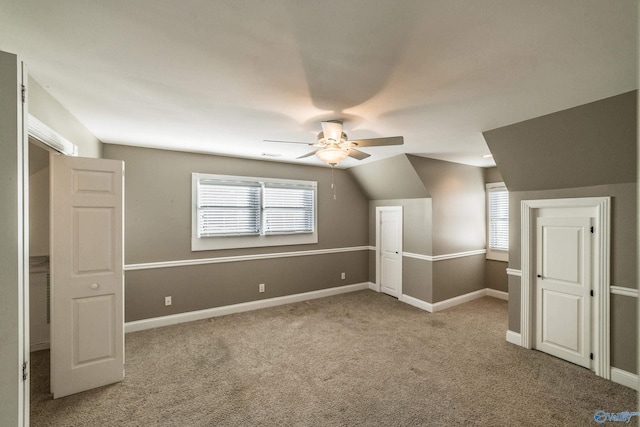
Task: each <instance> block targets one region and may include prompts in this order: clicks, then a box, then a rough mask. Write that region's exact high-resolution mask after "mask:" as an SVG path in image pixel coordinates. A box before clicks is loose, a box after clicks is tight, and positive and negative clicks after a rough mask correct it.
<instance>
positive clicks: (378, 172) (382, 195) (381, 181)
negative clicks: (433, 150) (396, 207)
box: [349, 154, 429, 200]
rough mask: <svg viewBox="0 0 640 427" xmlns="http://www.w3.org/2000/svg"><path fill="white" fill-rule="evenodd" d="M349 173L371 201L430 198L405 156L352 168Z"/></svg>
mask: <svg viewBox="0 0 640 427" xmlns="http://www.w3.org/2000/svg"><path fill="white" fill-rule="evenodd" d="M349 172H350V173H351V174H352V175H353V177H354V178H355V179H356V181H358V183H359V184H360V186H361V187H362V189H363V190H364V192H365V194H366V195H367V198H368V199H369V200H387V199H420V198H425V197H429V193H428V192H427V189H426V188H425V186H424V183H423V182H422V180H421V179H420V177H419V176H418V174H417V173H416V171H415V169H414V168H413V166H412V165H411V162H410V161H409V159H408V158H407V156H406V155H404V154H401V155H399V156H395V157H389V158H386V159H384V160H380V161H377V162H373V163H369V164H366V165H360V166H356V167H352V168H350V169H349Z"/></svg>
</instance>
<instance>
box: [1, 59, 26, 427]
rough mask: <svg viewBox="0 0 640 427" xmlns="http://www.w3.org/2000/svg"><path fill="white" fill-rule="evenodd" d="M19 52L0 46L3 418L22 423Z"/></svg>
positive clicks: (9, 422) (7, 422) (6, 422)
mask: <svg viewBox="0 0 640 427" xmlns="http://www.w3.org/2000/svg"><path fill="white" fill-rule="evenodd" d="M18 77H19V74H18V62H17V57H16V56H15V55H12V54H8V53H5V52H2V51H0V200H2V203H0V217H1V218H2V221H0V253H1V254H2V256H0V342H1V343H2V345H0V419H2V423H3V425H7V426H11V425H18V384H19V381H20V379H19V378H18V372H19V366H20V365H21V364H22V360H20V359H19V357H18V356H19V347H18V346H19V339H18V337H19V333H20V331H19V330H18V310H19V303H20V298H19V296H18V291H19V287H20V281H19V277H20V269H21V257H20V248H21V246H22V244H21V242H20V239H19V238H20V236H19V235H18V231H19V230H18V209H19V199H20V194H19V191H21V190H20V188H19V187H18V185H17V183H18V182H19V175H18V174H19V170H20V165H19V150H18V149H19V145H18V141H19V138H20V136H19V132H20V130H19V127H18V105H19V101H18V100H19V98H18V87H19V84H20V80H19V79H18Z"/></svg>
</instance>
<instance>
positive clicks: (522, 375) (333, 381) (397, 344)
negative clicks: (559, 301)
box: [31, 291, 637, 426]
mask: <svg viewBox="0 0 640 427" xmlns="http://www.w3.org/2000/svg"><path fill="white" fill-rule="evenodd" d="M506 319H507V303H506V302H505V301H501V300H497V299H493V298H489V297H486V298H482V299H480V300H476V301H473V302H470V303H467V304H463V305H460V306H457V307H454V308H451V309H449V310H446V311H443V312H439V313H435V314H429V313H427V312H424V311H421V310H419V309H416V308H414V307H411V306H409V305H407V304H403V303H400V302H398V301H397V300H396V299H394V298H391V297H388V296H385V295H383V294H378V293H376V292H372V291H361V292H354V293H350V294H344V295H339V296H334V297H329V298H323V299H318V300H313V301H308V302H302V303H297V304H291V305H285V306H281V307H275V308H269V309H264V310H257V311H253V312H248V313H241V314H236V315H230V316H225V317H218V318H214V319H210V320H203V321H198V322H192V323H185V324H181V325H176V326H170V327H165V328H160V329H154V330H149V331H143V332H136V333H131V334H127V335H126V378H125V380H124V381H122V382H121V383H118V384H114V385H111V386H106V387H102V388H100V389H96V390H92V391H88V392H85V393H80V394H77V395H73V396H68V397H65V398H62V399H57V400H52V399H51V395H50V394H49V393H48V390H49V380H48V369H49V361H48V359H49V352H48V351H41V352H38V353H33V354H32V377H31V387H32V389H31V391H32V394H31V425H32V426H226V425H229V426H248V425H251V426H253V425H264V426H271V425H278V426H279V425H289V426H292V425H305V426H336V425H339V426H358V425H361V426H365V425H366V426H376V425H377V426H410V425H425V426H457V425H480V426H536V425H539V426H582V425H597V424H596V423H595V422H594V418H593V416H594V413H595V411H597V410H604V411H607V412H621V411H635V410H636V408H637V403H636V402H637V393H636V392H635V391H633V390H631V389H629V388H627V387H624V386H621V385H618V384H615V383H613V382H610V381H606V380H603V379H601V378H598V377H596V376H595V375H594V374H593V373H592V372H590V371H588V370H586V369H584V368H580V367H578V366H575V365H572V364H570V363H567V362H564V361H562V360H559V359H556V358H553V357H551V356H548V355H546V354H543V353H540V352H537V351H531V350H524V349H522V348H520V347H517V346H514V345H512V344H509V343H507V342H506V341H505V332H506V329H507V323H506ZM608 424H612V425H616V424H621V423H615V422H611V423H608ZM622 424H624V423H622ZM625 425H629V424H625ZM630 425H637V419H634V420H633V421H632V422H631V423H630Z"/></svg>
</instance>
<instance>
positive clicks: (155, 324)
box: [124, 282, 370, 333]
mask: <svg viewBox="0 0 640 427" xmlns="http://www.w3.org/2000/svg"><path fill="white" fill-rule="evenodd" d="M369 287H370V284H369V282H365V283H356V284H353V285H346V286H338V287H335V288H328V289H321V290H318V291H312V292H304V293H301V294H294V295H287V296H284V297H276V298H269V299H264V300H258V301H251V302H243V303H240V304H233V305H226V306H224V307H214V308H209V309H206V310H198V311H189V312H187V313H179V314H172V315H169V316H162V317H154V318H151V319H143V320H135V321H133V322H126V323H125V324H124V331H125V333H129V332H137V331H144V330H146V329H153V328H160V327H162V326H169V325H177V324H178V323H185V322H193V321H194V320H203V319H209V318H211V317H218V316H225V315H227V314H234V313H242V312H245V311H251V310H258V309H261V308H267V307H276V306H279V305H284V304H291V303H294V302H301V301H308V300H312V299H316V298H324V297H328V296H332V295H339V294H345V293H348V292H355V291H361V290H364V289H369Z"/></svg>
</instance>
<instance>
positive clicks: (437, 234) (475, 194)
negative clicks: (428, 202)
mask: <svg viewBox="0 0 640 427" xmlns="http://www.w3.org/2000/svg"><path fill="white" fill-rule="evenodd" d="M407 157H408V158H409V161H410V162H411V164H412V165H413V167H414V168H415V170H416V172H417V174H418V176H419V177H420V179H421V180H422V182H423V183H424V186H425V188H426V189H427V191H428V192H429V194H430V195H431V198H432V200H433V255H446V254H451V253H456V252H465V251H472V250H477V249H484V248H485V247H486V246H485V244H486V215H485V185H484V172H483V169H482V168H478V167H474V166H467V165H461V164H459V163H452V162H445V161H442V160H435V159H427V158H425V157H418V156H411V155H410V156H407ZM482 275H484V272H482Z"/></svg>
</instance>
